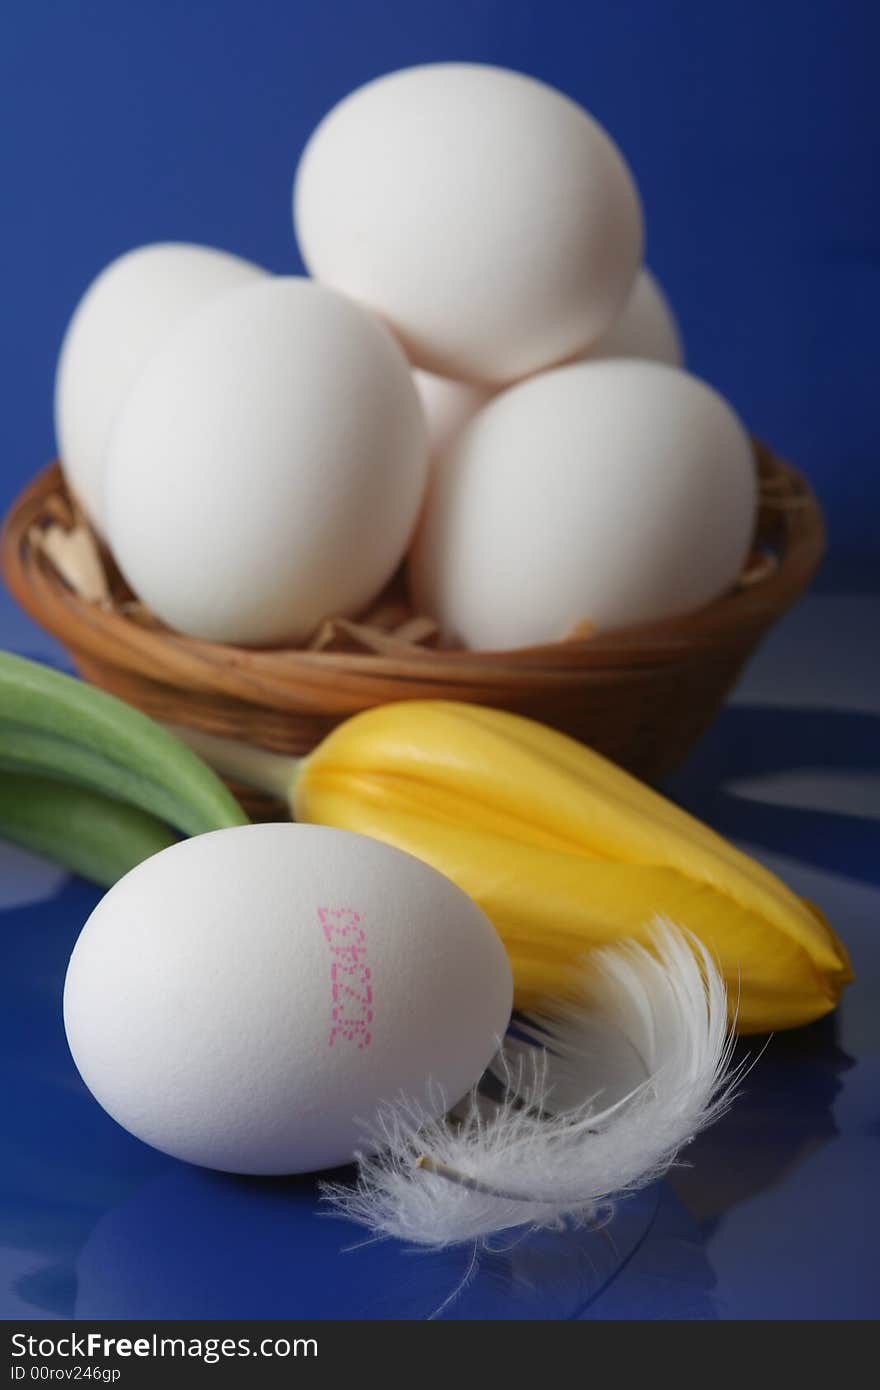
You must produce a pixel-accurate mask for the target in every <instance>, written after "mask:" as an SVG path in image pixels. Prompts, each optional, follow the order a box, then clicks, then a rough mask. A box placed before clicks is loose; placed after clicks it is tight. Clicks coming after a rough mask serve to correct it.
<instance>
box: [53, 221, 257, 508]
mask: <svg viewBox="0 0 880 1390" xmlns="http://www.w3.org/2000/svg"><path fill="white" fill-rule="evenodd" d="M266 274H267V272H266V271H264V270H262V269H261V268H260V267H259V266H256V265H253V264H252V263H251V262H250V261H245V260H242V259H241V258H240V257H239V256H232V255H229V254H228V253H227V252H225V251H216V250H214V249H213V248H212V247H209V246H193V245H189V244H187V243H183V242H158V243H155V244H153V245H149V246H139V247H137V248H136V249H135V250H134V251H129V252H127V253H126V254H125V255H124V256H120V257H118V259H117V260H115V261H113V262H111V264H110V265H108V266H107V267H106V268H105V269H104V270H103V271H102V272H101V274H100V275H99V276H98V277H97V279H95V280H94V281H93V282H92V284H91V285H90V286H89V288H88V290H87V291H86V293H85V294H84V295H83V297H82V299H81V300H80V302H79V304H78V305H77V307H76V310H75V312H74V315H73V317H72V319H71V321H70V324H69V325H68V328H67V331H66V333H65V335H64V340H63V342H62V345H61V355H60V357H59V360H58V370H57V373H56V378H55V434H56V440H57V444H58V452H59V455H60V457H61V462H62V466H63V468H64V473H65V476H66V478H67V480H68V482H69V483H70V484H71V486H72V487H73V489H74V491H75V492H76V494H77V496H78V497H79V499H80V501H81V502H82V504H83V506H84V507H85V509H86V511H87V512H88V514H89V516H90V518H91V519H92V521H93V522H94V523H95V525H96V526H97V527H98V529H99V530H102V531H103V529H104V468H105V463H106V453H107V445H108V442H109V439H110V434H111V431H112V428H113V425H114V423H115V421H116V419H117V417H118V415H119V411H120V408H121V407H122V405H123V403H124V401H125V400H126V398H127V396H128V393H129V391H130V390H131V388H132V386H133V385H134V383H135V381H136V380H137V377H138V375H139V374H140V372H141V371H142V370H143V368H144V367H145V365H146V364H147V362H148V361H149V359H150V357H151V356H152V354H153V353H154V352H155V351H156V349H157V348H158V347H160V346H161V344H162V343H163V342H164V341H165V339H166V338H167V337H168V335H169V334H170V333H171V332H172V331H173V330H174V329H175V328H176V327H177V325H178V324H179V323H182V322H183V320H184V319H185V318H186V317H187V316H188V315H189V314H191V313H193V312H194V311H195V310H196V309H199V308H201V307H202V306H203V305H204V304H207V303H209V302H210V301H211V300H212V299H216V298H217V297H218V296H219V295H221V294H224V293H225V292H226V291H227V290H232V289H236V288H237V287H238V286H239V285H246V284H252V283H253V282H255V281H257V280H260V279H262V278H264V277H265V275H266Z"/></svg>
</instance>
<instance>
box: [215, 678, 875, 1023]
mask: <svg viewBox="0 0 880 1390" xmlns="http://www.w3.org/2000/svg"><path fill="white" fill-rule="evenodd" d="M197 737H200V736H197ZM214 742H215V741H214V740H205V739H204V738H202V739H201V742H198V741H196V742H195V746H196V747H197V749H198V751H200V752H202V753H203V754H205V755H206V756H207V757H208V759H209V761H213V762H214V763H215V766H218V767H220V769H221V770H225V771H228V772H233V773H237V774H238V775H239V776H242V777H243V778H245V779H246V780H251V781H253V782H256V783H257V784H259V783H260V782H261V781H262V783H263V784H264V785H267V786H269V785H271V784H272V783H274V786H275V789H276V790H278V789H279V786H280V785H283V784H285V781H286V790H287V793H288V796H289V798H290V803H291V808H292V812H293V815H294V817H295V819H297V820H300V821H311V822H315V823H318V824H322V825H333V826H337V827H339V828H341V829H345V830H354V831H358V832H359V833H361V834H364V835H370V836H372V837H373V838H375V839H378V840H384V841H386V842H387V843H388V844H392V845H396V846H397V847H398V848H399V849H403V850H407V851H408V852H409V853H410V854H413V855H415V856H416V857H417V858H419V859H423V860H425V861H426V862H427V863H429V864H432V865H433V866H434V868H436V869H438V870H439V871H440V872H441V873H443V874H445V875H446V876H447V877H448V878H450V879H452V880H453V882H455V883H457V884H458V885H459V886H460V887H461V888H463V889H464V890H465V891H466V892H467V893H468V894H470V896H471V897H472V898H474V900H475V901H476V902H477V903H479V905H480V906H481V907H482V908H483V910H484V912H485V913H486V914H487V916H488V917H489V918H490V919H491V921H492V922H493V923H494V924H495V927H496V928H497V930H498V932H499V934H500V936H501V937H502V939H503V941H504V943H505V945H506V947H507V950H508V953H509V955H510V959H511V963H512V966H513V973H514V982H515V989H516V1003H517V1005H518V1006H519V1007H521V1008H532V1007H534V1006H536V1005H538V1004H539V1003H540V1001H541V1000H542V999H543V998H546V997H547V996H549V995H558V994H560V993H564V992H565V991H566V989H567V985H568V982H569V981H570V978H571V971H572V967H573V966H575V965H576V963H577V962H578V961H579V960H580V958H581V957H582V956H583V955H584V954H585V953H586V952H587V951H588V950H589V949H590V948H592V947H593V946H597V945H604V944H606V943H609V942H613V941H616V940H619V939H620V938H622V937H627V936H629V937H636V938H638V939H641V940H643V941H645V942H647V941H648V939H649V931H650V927H651V924H652V922H653V921H654V919H655V918H656V917H657V916H658V915H662V916H665V917H668V918H670V919H671V920H672V921H674V922H676V923H678V925H679V926H682V927H685V928H688V929H689V930H691V931H692V932H694V934H695V935H696V936H698V937H699V938H700V939H701V940H702V941H703V942H704V943H705V944H706V945H707V946H708V948H709V949H710V951H712V952H713V954H714V955H715V957H716V958H717V960H718V962H719V965H720V967H721V969H722V971H723V973H724V976H725V978H726V980H727V983H728V988H729V992H730V997H731V1005H732V1007H733V1008H735V1009H736V1011H737V1017H736V1022H737V1028H738V1029H739V1031H740V1032H744V1033H754V1032H767V1031H770V1030H772V1029H779V1028H791V1027H794V1026H796V1025H797V1024H802V1023H808V1022H810V1021H811V1020H813V1019H816V1018H819V1017H820V1016H821V1015H822V1014H825V1013H828V1012H829V1011H830V1010H831V1009H833V1008H834V1006H835V1004H836V1003H837V1001H838V999H839V997H840V993H841V990H842V989H843V987H844V985H845V984H847V982H848V981H849V980H851V979H852V978H853V976H852V971H851V969H850V965H849V960H848V957H847V954H846V950H845V948H844V947H843V945H842V943H841V942H840V940H839V939H838V937H837V936H836V935H835V933H834V932H833V931H832V929H831V927H830V926H829V924H828V922H827V921H826V919H825V918H824V917H823V915H822V913H821V912H820V911H819V909H818V908H817V907H814V906H813V905H812V904H811V903H808V902H806V901H805V900H804V899H802V898H799V897H798V896H797V895H796V894H795V893H793V892H792V891H791V890H790V889H789V888H787V887H786V886H785V884H784V883H782V882H781V881H780V879H778V878H777V877H776V876H775V875H774V874H772V873H770V872H769V870H767V869H765V868H763V867H762V866H761V865H760V864H758V863H756V862H755V860H753V859H751V858H749V856H748V855H746V854H743V853H741V852H740V851H739V850H737V849H735V848H734V847H733V846H732V845H730V844H729V843H728V842H727V841H726V840H724V839H722V837H721V836H719V835H716V834H715V833H714V831H712V830H710V829H709V828H708V827H707V826H705V825H702V824H701V823H700V822H699V821H698V820H696V819H695V818H694V817H693V816H690V815H688V814H687V813H686V812H685V811H682V810H680V809H679V808H678V807H676V806H674V805H673V804H672V803H671V802H670V801H668V800H666V798H664V797H663V796H661V795H660V794H659V793H657V792H655V791H653V790H651V789H650V788H649V787H647V786H645V785H643V784H642V783H641V782H639V781H637V780H636V779H635V778H634V777H631V776H630V775H629V774H628V773H626V772H623V771H622V770H621V769H620V768H618V767H616V766H615V765H614V764H613V763H610V762H608V761H607V760H606V759H605V758H602V757H601V756H599V754H597V753H594V752H592V751H591V750H590V749H588V748H586V747H584V746H583V745H581V744H579V743H577V742H575V741H574V740H573V739H570V738H567V737H566V736H565V735H563V734H560V733H557V732H556V731H555V730H552V729H547V728H545V727H544V726H543V725H541V724H538V723H535V722H534V721H533V720H530V719H525V718H522V717H520V716H518V715H514V714H508V713H503V712H501V711H499V710H492V709H486V708H484V707H481V706H479V705H468V704H455V703H451V702H444V701H420V700H413V701H405V702H402V703H400V704H393V705H383V706H380V707H378V708H375V709H370V710H366V711H364V712H363V713H362V714H357V715H354V716H353V717H352V718H350V719H348V720H346V721H345V722H344V723H343V724H341V725H339V726H338V727H337V728H336V729H334V730H333V731H332V732H331V733H330V734H329V735H328V736H327V737H326V738H325V739H324V740H323V741H322V742H321V744H319V746H318V747H317V748H316V749H315V750H314V751H313V752H312V753H311V754H310V755H309V756H308V757H307V758H304V759H302V760H301V761H300V762H299V763H298V764H297V765H296V766H295V769H294V770H293V771H292V772H291V771H290V765H289V764H288V765H287V766H288V771H287V772H286V773H284V774H282V777H281V782H280V783H279V770H278V768H274V769H273V770H272V775H266V769H267V768H268V763H267V761H266V760H267V757H271V755H265V754H256V759H257V761H260V760H262V765H263V769H262V770H263V775H262V776H260V775H257V776H251V777H250V778H248V767H247V766H246V763H247V758H248V754H247V752H246V751H245V752H243V753H242V758H241V759H239V761H238V763H237V764H236V765H235V766H232V765H231V764H230V760H229V759H228V758H227V759H226V760H225V762H224V760H223V758H219V759H218V758H217V757H216V756H213V757H212V749H211V747H210V746H206V745H208V744H211V743H214ZM213 751H214V753H216V749H214V750H213ZM256 765H257V764H256V763H254V767H256ZM438 928H439V929H442V923H441V924H438Z"/></svg>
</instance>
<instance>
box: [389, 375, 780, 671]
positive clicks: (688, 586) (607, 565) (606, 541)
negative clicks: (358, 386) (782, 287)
mask: <svg viewBox="0 0 880 1390" xmlns="http://www.w3.org/2000/svg"><path fill="white" fill-rule="evenodd" d="M756 490H757V489H756V469H755V460H754V454H753V450H752V447H751V443H750V440H749V438H748V436H747V434H746V432H745V430H744V429H743V427H742V425H741V424H740V422H739V420H738V418H737V416H736V415H735V414H734V412H733V410H732V409H731V408H730V406H728V405H727V404H726V402H725V401H724V400H722V398H721V397H720V396H719V395H718V394H717V393H716V392H715V391H713V390H712V389H711V388H710V387H708V386H707V385H705V383H704V382H702V381H699V380H698V379H697V378H696V377H693V376H690V375H689V374H688V373H686V372H683V371H681V370H679V369H677V368H675V367H670V366H665V365H662V364H660V363H656V362H640V361H634V360H629V359H619V360H613V361H599V362H589V363H579V364H576V365H573V366H568V367H562V368H559V369H557V370H556V371H553V372H548V373H546V374H545V375H543V376H539V377H535V378H533V379H532V380H530V381H527V382H523V383H522V384H520V385H518V386H515V387H513V388H511V389H510V390H509V391H506V392H504V393H503V394H502V395H500V396H497V397H496V398H495V399H494V400H492V401H490V403H489V404H488V405H487V406H485V407H484V408H483V410H481V411H480V412H479V414H478V415H476V416H475V417H474V419H473V420H472V421H471V423H470V424H469V425H468V426H467V428H466V429H465V430H464V432H463V433H462V434H461V435H460V436H459V438H458V440H457V441H456V443H455V444H454V445H453V447H452V449H451V451H450V453H449V454H447V456H446V457H445V458H444V459H442V460H441V461H440V463H439V465H438V467H437V468H436V469H435V470H434V472H433V479H432V485H431V488H430V490H429V493H428V498H427V500H426V503H425V508H424V512H423V516H422V520H421V523H420V526H419V531H418V533H417V536H416V539H415V541H414V544H413V548H412V554H411V564H410V582H411V588H412V593H413V599H414V602H415V605H416V607H417V608H418V609H419V611H421V612H424V613H427V614H431V615H433V616H434V617H435V618H437V619H438V621H439V622H440V624H441V627H442V631H443V634H444V637H445V640H446V641H447V642H449V643H458V644H462V645H464V646H468V647H475V648H485V649H489V650H492V649H503V648H513V647H523V646H531V645H538V644H541V643H544V642H555V641H559V640H561V639H562V638H564V637H565V636H566V635H567V634H568V633H569V632H571V630H572V629H573V628H574V627H575V626H576V625H577V624H579V623H580V622H582V621H584V620H587V621H589V622H591V623H593V624H594V625H595V627H596V628H597V629H598V630H599V631H604V630H608V629H613V628H624V627H628V626H631V625H633V624H638V623H642V622H650V621H652V620H654V619H660V618H665V617H671V616H673V615H676V614H680V613H684V612H687V611H689V610H691V609H695V608H698V607H700V606H701V605H702V604H705V603H708V602H709V601H710V600H711V599H713V598H715V597H717V596H718V595H719V594H720V593H722V592H723V591H724V590H725V589H726V588H728V586H729V585H731V584H733V583H734V581H735V580H736V578H737V576H738V575H739V573H740V569H741V567H742V564H743V562H744V560H745V559H746V556H747V554H748V550H749V546H750V541H751V536H752V531H753V527H754V519H755V509H756V500H757V498H756Z"/></svg>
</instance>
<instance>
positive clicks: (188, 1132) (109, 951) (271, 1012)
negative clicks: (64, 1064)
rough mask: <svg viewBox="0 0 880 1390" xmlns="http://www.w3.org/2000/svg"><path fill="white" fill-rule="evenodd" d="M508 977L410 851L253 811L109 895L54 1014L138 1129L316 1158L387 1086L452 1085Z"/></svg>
mask: <svg viewBox="0 0 880 1390" xmlns="http://www.w3.org/2000/svg"><path fill="white" fill-rule="evenodd" d="M512 988H513V987H512V979H511V970H510V965H509V963H508V959H507V955H506V953H505V950H504V947H503V946H502V944H501V941H500V939H499V937H498V935H497V933H496V932H495V929H494V928H493V927H492V926H491V924H490V922H489V921H488V919H487V918H486V917H485V915H484V914H483V913H482V912H481V910H480V909H479V908H478V907H477V906H476V904H475V903H473V902H472V901H471V899H470V898H469V897H467V895H466V894H465V893H463V892H462V891H461V890H460V889H459V888H457V887H456V886H455V885H454V884H453V883H451V882H450V881H449V880H448V879H447V878H445V877H443V875H441V874H439V873H437V872H436V871H435V870H434V869H432V868H429V867H428V865H426V864H424V863H422V862H421V860H418V859H415V858H413V857H412V856H411V855H409V854H405V853H403V852H402V851H400V850H397V849H393V848H391V847H390V846H389V845H385V844H381V843H379V842H378V841H376V840H371V839H368V838H367V837H366V836H362V835H356V834H353V833H350V832H349V831H344V830H335V829H329V828H327V827H324V826H312V825H290V824H277V825H249V826H243V827H242V826H238V827H236V828H234V829H231V830H219V831H214V832H212V833H210V834H206V835H200V836H197V837H195V838H194V839H191V840H185V841H182V842H181V843H179V844H177V845H173V846H172V847H171V848H170V849H168V850H164V851H163V852H161V853H160V854H157V855H155V856H154V857H153V858H152V859H148V860H146V861H145V862H144V863H142V864H140V865H138V867H137V868H135V869H133V870H132V871H131V872H130V873H129V874H127V875H126V876H125V878H123V879H121V880H120V881H119V883H117V884H116V885H115V886H114V887H113V888H112V889H111V890H110V892H109V893H107V895H106V896H105V897H104V898H103V899H102V901H101V902H100V903H99V904H98V906H97V907H96V908H95V911H94V912H93V913H92V915H91V917H90V918H89V920H88V922H87V923H86V925H85V927H84V928H83V930H82V933H81V935H80V937H79V939H78V941H77V943H76V946H75V947H74V950H73V954H72V956H71V960H70V965H69V967H68V972H67V979H66V983H65V990H64V1023H65V1028H66V1031H67V1039H68V1043H69V1045H70V1050H71V1052H72V1054H73V1058H74V1061H75V1062H76V1065H77V1067H78V1069H79V1072H80V1075H81V1076H82V1078H83V1080H84V1081H85V1083H86V1085H87V1086H88V1088H89V1090H90V1091H91V1092H92V1094H93V1095H94V1097H95V1099H96V1100H97V1101H98V1102H99V1103H100V1104H101V1105H102V1106H103V1107H104V1109H105V1110H107V1111H108V1112H109V1114H110V1115H112V1116H113V1118H114V1119H115V1120H117V1121H118V1122H119V1123H120V1124H121V1125H123V1126H124V1127H125V1128H126V1129H128V1130H130V1131H131V1133H132V1134H135V1135H137V1137H138V1138H140V1139H143V1140H144V1141H145V1142H146V1143H148V1144H152V1145H153V1146H154V1147H155V1148H157V1149H161V1150H163V1151H164V1152H165V1153H169V1154H172V1155H173V1156H174V1157H176V1158H180V1159H183V1160H185V1161H187V1162H189V1163H196V1164H200V1165H203V1166H205V1167H208V1168H218V1169H222V1170H225V1171H229V1172H235V1173H264V1174H271V1173H275V1174H281V1173H298V1172H311V1171H315V1170H318V1169H322V1168H329V1167H333V1166H335V1165H337V1164H340V1163H345V1162H348V1161H349V1160H350V1159H351V1158H352V1157H353V1155H354V1152H355V1149H356V1148H359V1147H360V1148H363V1147H364V1145H365V1137H364V1133H363V1130H362V1128H361V1126H360V1124H359V1121H365V1122H369V1121H370V1120H371V1119H372V1118H373V1117H374V1115H375V1112H376V1107H377V1106H378V1104H379V1103H380V1102H381V1101H383V1100H394V1099H395V1098H397V1097H399V1096H400V1094H405V1095H407V1096H409V1097H411V1098H412V1099H414V1100H417V1101H420V1102H421V1103H423V1104H425V1105H426V1106H427V1107H428V1109H430V1111H431V1113H432V1114H438V1113H440V1111H441V1109H445V1108H446V1107H447V1106H450V1105H453V1104H454V1103H455V1102H456V1101H457V1100H459V1099H460V1098H461V1096H462V1095H464V1094H465V1092H466V1091H467V1090H468V1089H469V1088H470V1087H471V1086H472V1085H473V1084H474V1083H475V1082H476V1081H477V1080H478V1079H479V1077H480V1075H481V1074H482V1072H483V1070H484V1069H485V1067H486V1065H487V1063H488V1062H489V1061H490V1060H491V1058H492V1056H493V1054H494V1053H495V1051H496V1048H497V1045H498V1040H499V1038H500V1037H501V1036H502V1035H503V1033H504V1031H505V1030H506V1028H507V1024H508V1021H509V1017H510V1010H511V1004H512ZM431 1083H433V1085H432V1084H431ZM434 1087H439V1088H440V1089H441V1090H442V1093H443V1095H444V1097H445V1103H442V1102H440V1101H438V1098H437V1096H438V1093H437V1091H436V1090H435V1089H433V1088H434Z"/></svg>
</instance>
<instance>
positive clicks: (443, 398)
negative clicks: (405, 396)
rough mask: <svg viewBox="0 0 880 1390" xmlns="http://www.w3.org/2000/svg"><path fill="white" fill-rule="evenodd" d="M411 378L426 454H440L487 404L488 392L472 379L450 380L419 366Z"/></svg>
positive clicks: (433, 455)
mask: <svg viewBox="0 0 880 1390" xmlns="http://www.w3.org/2000/svg"><path fill="white" fill-rule="evenodd" d="M413 381H414V383H415V388H416V390H417V391H418V393H419V400H420V401H421V403H422V409H423V410H424V412H425V420H426V422H427V426H428V452H429V455H430V457H431V458H432V459H435V458H439V457H440V455H441V454H443V453H445V452H446V450H447V448H448V447H449V445H450V444H451V443H452V441H453V439H455V437H456V435H458V434H460V433H461V431H462V430H463V429H464V427H465V425H466V424H467V423H468V421H469V420H470V419H472V418H473V416H474V415H476V413H477V411H478V410H479V409H480V407H481V406H484V405H485V404H486V402H487V401H488V400H489V398H490V394H491V393H490V392H489V391H488V390H487V389H486V387H484V386H475V385H474V383H473V382H470V381H451V380H450V378H449V377H445V376H435V375H434V373H433V372H425V371H422V370H421V368H416V370H415V371H414V372H413Z"/></svg>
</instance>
